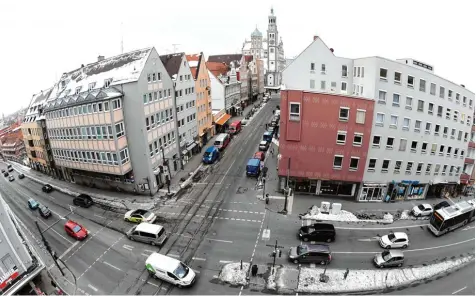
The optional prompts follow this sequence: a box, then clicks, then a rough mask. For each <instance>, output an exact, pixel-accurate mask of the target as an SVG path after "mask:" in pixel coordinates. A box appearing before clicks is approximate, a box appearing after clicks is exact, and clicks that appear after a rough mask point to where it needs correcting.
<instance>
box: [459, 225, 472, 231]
mask: <svg viewBox="0 0 476 296" xmlns="http://www.w3.org/2000/svg"><path fill="white" fill-rule="evenodd" d="M473 228H474V226H466V227H465V228H463V229H461V231H464V230H470V229H473Z"/></svg>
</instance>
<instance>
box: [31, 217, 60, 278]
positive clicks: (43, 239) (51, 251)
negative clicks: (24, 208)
mask: <svg viewBox="0 0 476 296" xmlns="http://www.w3.org/2000/svg"><path fill="white" fill-rule="evenodd" d="M35 224H36V227H37V228H38V231H39V232H40V235H41V240H42V241H43V244H44V245H45V248H46V250H47V251H48V253H49V254H50V256H51V258H53V261H54V262H55V265H56V267H58V269H59V271H60V272H61V275H63V276H64V272H63V269H62V268H61V267H60V266H59V264H58V261H57V257H56V254H55V252H54V251H53V250H52V249H51V246H50V244H49V243H48V241H47V240H46V239H45V236H44V235H43V232H44V231H41V228H40V225H38V221H35ZM45 231H46V230H45Z"/></svg>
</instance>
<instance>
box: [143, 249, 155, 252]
mask: <svg viewBox="0 0 476 296" xmlns="http://www.w3.org/2000/svg"><path fill="white" fill-rule="evenodd" d="M144 252H147V253H154V252H155V251H153V250H147V249H145V250H144Z"/></svg>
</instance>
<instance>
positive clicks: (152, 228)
mask: <svg viewBox="0 0 476 296" xmlns="http://www.w3.org/2000/svg"><path fill="white" fill-rule="evenodd" d="M126 235H127V238H128V239H130V240H132V241H134V240H135V241H138V242H143V243H146V244H151V245H153V246H155V245H157V246H161V245H163V244H164V242H165V240H166V239H167V233H166V232H165V229H164V227H163V226H160V225H158V224H151V223H147V222H142V223H141V224H139V225H137V226H134V227H132V228H131V229H129V231H128V232H127V233H126Z"/></svg>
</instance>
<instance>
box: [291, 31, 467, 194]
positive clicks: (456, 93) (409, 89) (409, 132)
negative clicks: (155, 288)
mask: <svg viewBox="0 0 476 296" xmlns="http://www.w3.org/2000/svg"><path fill="white" fill-rule="evenodd" d="M283 84H284V86H285V88H286V89H290V90H305V91H311V92H321V93H331V94H342V95H347V96H348V95H353V96H356V97H363V98H366V99H370V100H373V101H375V108H373V114H372V118H373V120H372V122H373V123H372V127H371V133H370V134H369V133H367V137H370V138H369V140H370V145H369V149H368V151H367V160H366V162H365V164H364V163H360V164H361V165H365V172H364V175H363V181H362V184H361V186H360V188H359V190H358V191H356V194H355V198H356V199H357V200H359V201H382V200H384V199H386V198H388V199H389V200H401V199H422V198H425V197H426V196H427V195H428V196H444V195H448V194H456V193H457V189H458V186H457V185H458V183H459V182H460V175H461V173H462V171H463V165H464V162H465V160H464V159H465V155H467V151H468V141H469V137H470V132H471V126H472V122H473V117H474V115H473V112H474V111H473V110H474V93H472V92H471V91H469V90H467V89H466V88H465V87H464V86H462V85H458V84H455V83H453V82H450V81H448V80H446V79H444V78H441V77H439V76H437V75H435V74H434V70H433V66H431V65H427V64H424V63H422V62H419V61H416V60H413V59H400V60H396V61H393V60H389V59H385V58H381V57H368V58H361V59H347V58H341V57H337V56H335V55H334V50H333V49H330V48H328V47H327V46H326V45H325V43H324V42H323V41H322V40H321V39H320V38H319V37H317V36H315V37H314V41H313V42H312V43H311V44H310V45H309V46H308V47H307V48H306V49H305V50H304V51H303V52H302V53H301V54H300V55H299V56H298V57H296V58H295V59H294V60H293V61H292V62H291V63H290V64H289V65H288V67H287V68H286V69H285V70H284V72H283Z"/></svg>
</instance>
